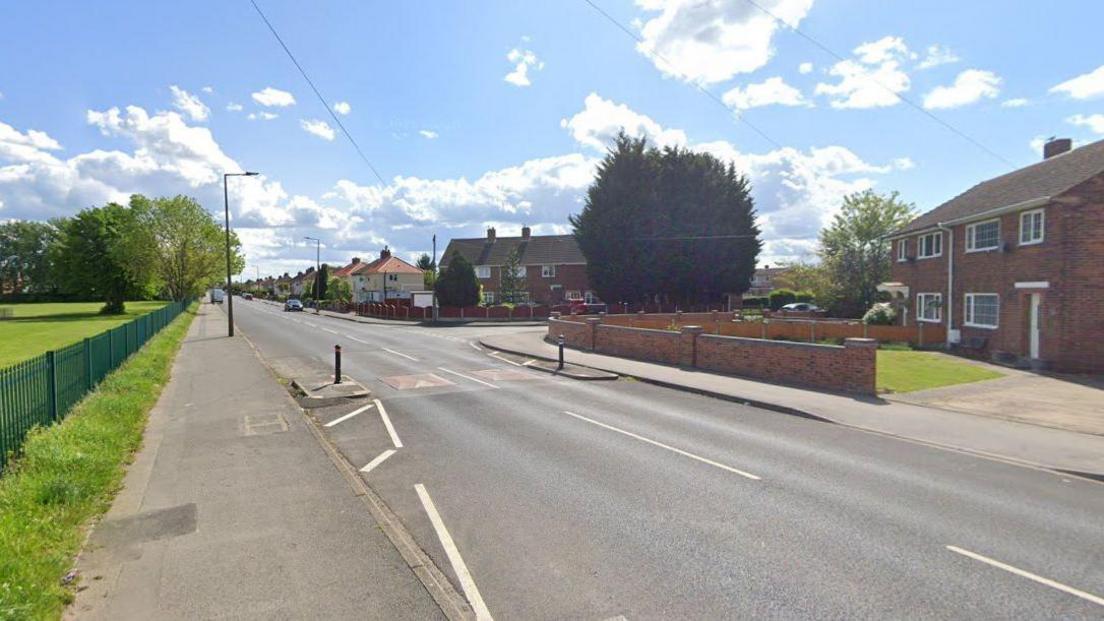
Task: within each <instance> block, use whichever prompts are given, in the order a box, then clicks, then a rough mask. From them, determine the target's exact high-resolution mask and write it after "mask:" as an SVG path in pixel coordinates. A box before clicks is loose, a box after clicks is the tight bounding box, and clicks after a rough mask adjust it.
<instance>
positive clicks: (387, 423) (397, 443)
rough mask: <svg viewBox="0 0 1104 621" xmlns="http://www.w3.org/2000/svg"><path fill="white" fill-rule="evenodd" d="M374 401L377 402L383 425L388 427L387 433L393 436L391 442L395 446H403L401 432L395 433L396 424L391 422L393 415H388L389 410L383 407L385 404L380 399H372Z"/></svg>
mask: <svg viewBox="0 0 1104 621" xmlns="http://www.w3.org/2000/svg"><path fill="white" fill-rule="evenodd" d="M372 403H375V404H376V409H377V410H379V413H380V418H381V419H383V426H384V427H387V433H388V435H390V436H391V444H394V445H395V448H402V445H403V444H402V440H400V439H399V434H397V433H395V426H394V425H392V424H391V417H390V416H388V415H387V410H385V409H383V404H382V403H380V400H379V399H372Z"/></svg>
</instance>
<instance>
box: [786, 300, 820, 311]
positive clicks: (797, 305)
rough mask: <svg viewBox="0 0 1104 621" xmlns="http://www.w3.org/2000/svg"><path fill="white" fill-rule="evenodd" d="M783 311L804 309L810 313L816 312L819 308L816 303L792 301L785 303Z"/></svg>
mask: <svg viewBox="0 0 1104 621" xmlns="http://www.w3.org/2000/svg"><path fill="white" fill-rule="evenodd" d="M782 310H784V311H806V312H810V313H816V312H819V311H820V310H821V308H820V307H819V306H817V305H816V304H810V303H808V302H794V303H793V304H787V305H785V306H783V307H782Z"/></svg>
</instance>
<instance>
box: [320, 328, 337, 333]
mask: <svg viewBox="0 0 1104 621" xmlns="http://www.w3.org/2000/svg"><path fill="white" fill-rule="evenodd" d="M321 329H322V330H325V331H326V332H329V333H330V334H337V330H331V329H329V328H321Z"/></svg>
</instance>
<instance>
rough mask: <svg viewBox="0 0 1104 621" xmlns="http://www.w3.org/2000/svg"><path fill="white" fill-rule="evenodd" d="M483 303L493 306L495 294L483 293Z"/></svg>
mask: <svg viewBox="0 0 1104 621" xmlns="http://www.w3.org/2000/svg"><path fill="white" fill-rule="evenodd" d="M483 303H484V304H494V303H495V292H494V291H484V292H483Z"/></svg>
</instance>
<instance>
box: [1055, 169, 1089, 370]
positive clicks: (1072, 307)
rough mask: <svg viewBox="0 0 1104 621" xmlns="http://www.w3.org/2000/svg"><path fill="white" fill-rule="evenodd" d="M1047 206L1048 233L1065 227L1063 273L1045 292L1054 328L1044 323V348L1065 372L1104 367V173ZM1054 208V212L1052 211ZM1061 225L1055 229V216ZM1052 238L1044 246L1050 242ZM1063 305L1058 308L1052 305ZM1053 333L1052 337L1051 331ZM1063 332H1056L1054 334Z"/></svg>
mask: <svg viewBox="0 0 1104 621" xmlns="http://www.w3.org/2000/svg"><path fill="white" fill-rule="evenodd" d="M1055 203H1057V204H1058V205H1059V207H1058V208H1057V209H1053V210H1047V222H1046V224H1047V231H1046V234H1047V235H1050V234H1051V231H1052V230H1054V229H1055V228H1059V227H1060V228H1059V231H1058V235H1060V237H1059V238H1058V240H1056V243H1060V244H1061V255H1062V256H1061V262H1060V263H1059V264H1058V265H1057V267H1058V268H1059V275H1058V276H1056V277H1052V278H1050V289H1049V290H1047V291H1045V292H1043V293H1044V296H1043V301H1042V303H1043V305H1044V306H1043V308H1044V309H1045V310H1047V312H1046V317H1047V318H1048V320H1050V321H1052V322H1053V324H1054V325H1053V326H1048V325H1047V324H1045V323H1044V324H1043V330H1044V332H1043V335H1042V337H1041V338H1042V346H1043V348H1044V351H1046V352H1048V353H1050V355H1052V356H1053V357H1054V360H1055V365H1054V366H1055V368H1056V369H1058V370H1064V371H1079V372H1101V371H1104V175H1098V176H1097V177H1096V178H1094V179H1090V180H1089V181H1086V182H1085V183H1082V184H1081V185H1079V186H1077V187H1075V188H1073V189H1072V190H1070V191H1068V192H1066V193H1065V194H1063V195H1062V196H1061V197H1060V198H1058V199H1057V200H1056V201H1055ZM1052 212H1053V213H1052ZM1059 213H1060V214H1061V218H1054V219H1055V220H1056V221H1057V222H1058V224H1059V227H1053V226H1052V224H1051V218H1052V217H1053V216H1054V215H1058V214H1059ZM1050 241H1051V240H1050V238H1049V237H1048V238H1047V240H1046V241H1044V242H1043V243H1042V244H1040V245H1039V246H1040V247H1041V246H1045V245H1047V244H1048V243H1050ZM1048 306H1050V307H1057V308H1047V307H1048ZM1048 331H1050V332H1051V333H1052V334H1050V335H1049V338H1048V334H1047V332H1048ZM1055 331H1056V332H1057V334H1053V332H1055Z"/></svg>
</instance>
